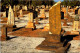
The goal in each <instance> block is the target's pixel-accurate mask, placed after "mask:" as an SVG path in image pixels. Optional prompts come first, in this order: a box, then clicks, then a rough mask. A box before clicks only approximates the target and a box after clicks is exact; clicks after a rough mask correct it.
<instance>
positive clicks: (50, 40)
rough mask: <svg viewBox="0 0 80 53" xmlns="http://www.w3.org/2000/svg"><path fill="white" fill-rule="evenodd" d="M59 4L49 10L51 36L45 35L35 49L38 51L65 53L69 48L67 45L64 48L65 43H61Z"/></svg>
mask: <svg viewBox="0 0 80 53" xmlns="http://www.w3.org/2000/svg"><path fill="white" fill-rule="evenodd" d="M60 5H61V2H60V1H59V2H57V3H56V4H55V5H53V6H52V7H51V8H50V9H49V24H48V25H47V27H50V30H49V31H50V32H51V33H52V34H48V35H46V38H45V40H44V41H43V42H42V43H41V44H40V45H39V46H37V47H36V49H39V50H46V51H54V53H65V52H66V51H67V48H68V47H69V45H70V44H69V43H68V44H67V45H65V46H64V44H65V42H66V41H65V42H61V38H60V37H61V36H60V33H61V10H60Z"/></svg>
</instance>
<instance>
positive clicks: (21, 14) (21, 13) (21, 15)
mask: <svg viewBox="0 0 80 53" xmlns="http://www.w3.org/2000/svg"><path fill="white" fill-rule="evenodd" d="M19 12H20V15H19V17H23V12H22V9H21V10H20V11H19Z"/></svg>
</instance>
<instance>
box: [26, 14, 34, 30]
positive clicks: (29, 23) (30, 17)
mask: <svg viewBox="0 0 80 53" xmlns="http://www.w3.org/2000/svg"><path fill="white" fill-rule="evenodd" d="M28 18H29V19H28V23H27V26H25V28H31V29H35V25H34V22H33V13H32V12H30V13H29V14H28Z"/></svg>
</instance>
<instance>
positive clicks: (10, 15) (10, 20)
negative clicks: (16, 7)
mask: <svg viewBox="0 0 80 53" xmlns="http://www.w3.org/2000/svg"><path fill="white" fill-rule="evenodd" d="M14 21H15V18H14V13H13V9H12V8H11V6H10V7H9V12H8V21H7V25H12V26H14V25H15V23H14Z"/></svg>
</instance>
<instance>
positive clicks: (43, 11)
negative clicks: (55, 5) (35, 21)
mask: <svg viewBox="0 0 80 53" xmlns="http://www.w3.org/2000/svg"><path fill="white" fill-rule="evenodd" d="M40 18H43V19H45V18H46V15H45V10H44V9H40Z"/></svg>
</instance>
